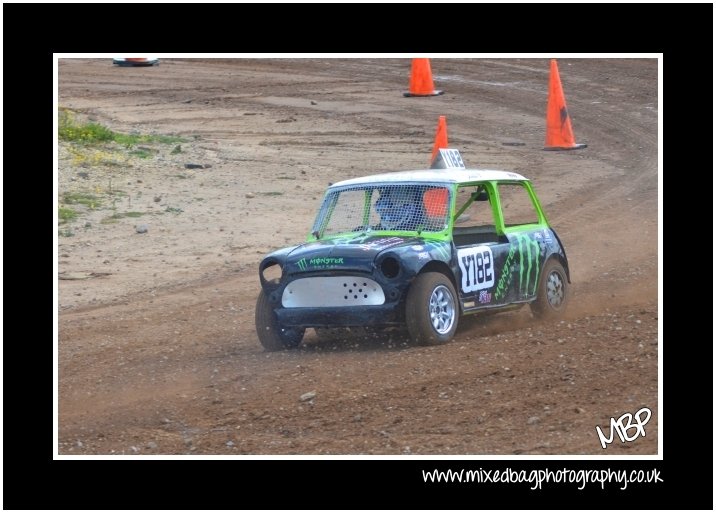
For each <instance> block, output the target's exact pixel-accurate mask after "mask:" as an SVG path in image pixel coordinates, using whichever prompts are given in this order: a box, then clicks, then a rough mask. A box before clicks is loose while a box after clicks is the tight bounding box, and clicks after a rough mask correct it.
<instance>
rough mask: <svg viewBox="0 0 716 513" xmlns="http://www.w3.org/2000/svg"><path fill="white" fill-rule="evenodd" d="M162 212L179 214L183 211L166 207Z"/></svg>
mask: <svg viewBox="0 0 716 513" xmlns="http://www.w3.org/2000/svg"><path fill="white" fill-rule="evenodd" d="M164 212H169V213H171V214H181V213H182V212H184V211H183V210H182V209H180V208H176V207H167V208H166V210H165V211H164Z"/></svg>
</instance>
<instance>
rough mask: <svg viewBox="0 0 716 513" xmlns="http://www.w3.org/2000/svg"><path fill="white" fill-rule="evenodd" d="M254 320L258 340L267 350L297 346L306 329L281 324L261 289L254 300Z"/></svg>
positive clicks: (279, 349)
mask: <svg viewBox="0 0 716 513" xmlns="http://www.w3.org/2000/svg"><path fill="white" fill-rule="evenodd" d="M255 320H256V334H257V335H258V336H259V342H261V345H262V346H264V349H266V350H267V351H281V350H282V349H293V348H295V347H298V345H299V344H300V343H301V340H302V339H303V334H304V333H305V331H306V330H305V329H304V328H289V327H283V326H281V324H279V322H278V319H277V318H276V313H275V312H274V311H273V308H272V307H271V303H269V300H268V297H266V293H265V292H264V291H263V290H262V291H261V292H260V293H259V297H258V299H257V300H256V316H255Z"/></svg>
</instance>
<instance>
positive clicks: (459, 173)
mask: <svg viewBox="0 0 716 513" xmlns="http://www.w3.org/2000/svg"><path fill="white" fill-rule="evenodd" d="M491 180H528V178H525V177H524V176H522V175H520V174H517V173H513V172H511V171H496V170H493V169H419V170H414V171H397V172H394V173H382V174H377V175H370V176H362V177H360V178H351V179H350V180H343V181H341V182H336V183H334V184H333V185H332V186H331V187H332V188H333V187H344V186H349V185H364V184H370V183H387V182H389V183H399V182H413V183H415V182H418V183H420V182H425V183H446V184H452V183H465V182H479V181H491Z"/></svg>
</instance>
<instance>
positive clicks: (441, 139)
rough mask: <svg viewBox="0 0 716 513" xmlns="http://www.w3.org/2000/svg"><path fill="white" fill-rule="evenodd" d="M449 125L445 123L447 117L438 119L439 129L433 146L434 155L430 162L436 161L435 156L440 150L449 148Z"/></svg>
mask: <svg viewBox="0 0 716 513" xmlns="http://www.w3.org/2000/svg"><path fill="white" fill-rule="evenodd" d="M447 147H448V140H447V123H446V122H445V116H440V117H439V118H438V129H437V131H436V132H435V144H433V154H432V155H431V156H430V162H431V163H432V162H433V161H434V160H435V155H437V154H438V150H439V149H440V148H447Z"/></svg>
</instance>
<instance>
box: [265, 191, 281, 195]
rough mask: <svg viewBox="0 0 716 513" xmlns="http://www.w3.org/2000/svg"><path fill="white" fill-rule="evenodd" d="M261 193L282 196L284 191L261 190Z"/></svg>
mask: <svg viewBox="0 0 716 513" xmlns="http://www.w3.org/2000/svg"><path fill="white" fill-rule="evenodd" d="M259 194H262V195H264V196H282V195H283V193H282V192H279V191H270V192H261V193H259Z"/></svg>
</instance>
